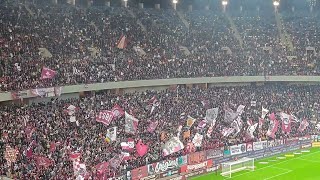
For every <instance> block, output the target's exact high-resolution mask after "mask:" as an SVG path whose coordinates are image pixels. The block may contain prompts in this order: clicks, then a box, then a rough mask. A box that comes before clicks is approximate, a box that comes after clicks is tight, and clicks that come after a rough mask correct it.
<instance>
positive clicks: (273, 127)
mask: <svg viewBox="0 0 320 180" xmlns="http://www.w3.org/2000/svg"><path fill="white" fill-rule="evenodd" d="M269 119H270V124H269V129H268V131H267V136H269V137H271V138H273V139H274V138H275V133H276V132H277V131H278V126H279V122H278V120H277V119H276V118H275V114H274V113H272V114H270V115H269Z"/></svg>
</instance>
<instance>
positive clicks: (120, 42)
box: [117, 35, 128, 49]
mask: <svg viewBox="0 0 320 180" xmlns="http://www.w3.org/2000/svg"><path fill="white" fill-rule="evenodd" d="M127 44H128V40H127V36H125V35H121V37H120V39H119V40H118V42H117V48H119V49H125V48H126V47H127Z"/></svg>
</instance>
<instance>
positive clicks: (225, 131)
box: [221, 127, 234, 137]
mask: <svg viewBox="0 0 320 180" xmlns="http://www.w3.org/2000/svg"><path fill="white" fill-rule="evenodd" d="M233 132H234V129H233V128H227V127H225V128H223V129H222V131H221V134H222V136H224V137H228V136H230V134H232V133H233Z"/></svg>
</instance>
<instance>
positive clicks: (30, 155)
mask: <svg viewBox="0 0 320 180" xmlns="http://www.w3.org/2000/svg"><path fill="white" fill-rule="evenodd" d="M35 144H36V141H35V140H33V141H32V142H31V143H30V144H29V146H28V148H27V149H26V151H25V152H24V153H25V156H27V158H31V157H32V155H33V152H32V149H33V145H35Z"/></svg>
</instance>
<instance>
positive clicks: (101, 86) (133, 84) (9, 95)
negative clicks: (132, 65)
mask: <svg viewBox="0 0 320 180" xmlns="http://www.w3.org/2000/svg"><path fill="white" fill-rule="evenodd" d="M177 82H178V83H177ZM252 82H293V83H294V82H308V83H310V82H320V79H319V77H318V76H229V77H198V78H172V79H154V80H139V81H120V82H106V83H94V84H78V85H68V86H59V87H48V88H39V89H29V90H23V91H13V92H0V102H3V101H11V100H15V99H26V98H33V97H37V96H38V95H37V94H35V93H34V92H35V91H37V92H40V93H41V94H42V95H41V96H42V97H54V96H58V95H61V94H62V95H63V94H71V93H79V92H84V91H100V90H108V89H130V88H141V87H170V86H171V85H177V84H208V85H210V84H225V83H252ZM55 90H58V91H59V92H54V91H55Z"/></svg>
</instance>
